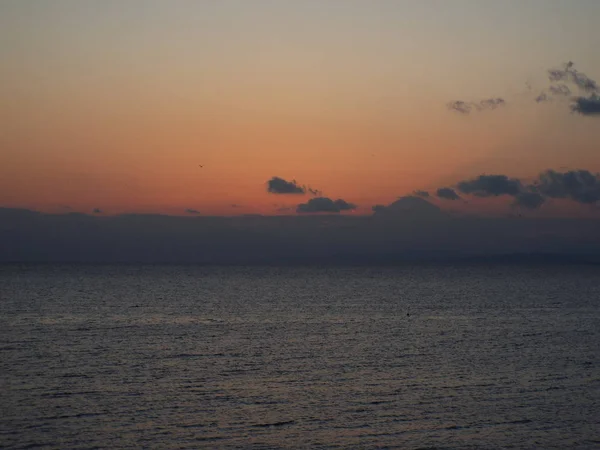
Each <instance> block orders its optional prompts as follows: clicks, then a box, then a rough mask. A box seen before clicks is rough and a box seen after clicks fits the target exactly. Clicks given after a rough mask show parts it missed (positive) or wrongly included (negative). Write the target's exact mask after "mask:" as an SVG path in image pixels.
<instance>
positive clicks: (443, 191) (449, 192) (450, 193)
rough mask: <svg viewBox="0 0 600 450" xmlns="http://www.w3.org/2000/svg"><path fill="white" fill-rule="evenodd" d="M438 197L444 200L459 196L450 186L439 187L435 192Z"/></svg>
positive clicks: (456, 198) (455, 198) (457, 198)
mask: <svg viewBox="0 0 600 450" xmlns="http://www.w3.org/2000/svg"><path fill="white" fill-rule="evenodd" d="M436 194H437V196H438V197H439V198H443V199H444V200H459V199H460V197H459V196H458V194H457V193H456V192H455V191H454V189H452V188H447V187H445V188H439V189H438V190H437V192H436Z"/></svg>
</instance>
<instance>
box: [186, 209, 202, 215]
mask: <svg viewBox="0 0 600 450" xmlns="http://www.w3.org/2000/svg"><path fill="white" fill-rule="evenodd" d="M185 212H186V213H188V214H191V215H197V214H200V211H198V210H195V209H192V208H188V209H186V210H185Z"/></svg>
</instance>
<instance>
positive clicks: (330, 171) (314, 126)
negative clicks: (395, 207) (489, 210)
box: [0, 1, 600, 214]
mask: <svg viewBox="0 0 600 450" xmlns="http://www.w3.org/2000/svg"><path fill="white" fill-rule="evenodd" d="M263 3H264V2H262V3H261V2H257V3H256V5H257V6H256V8H254V9H249V8H248V7H247V6H244V4H243V3H237V4H236V5H237V6H236V7H233V6H232V5H233V3H231V4H229V3H228V4H227V5H229V6H223V7H222V9H221V7H214V8H216V9H215V10H214V11H213V10H211V11H208V10H207V11H203V10H202V8H203V6H185V5H187V4H186V3H183V2H180V3H176V5H177V7H176V6H173V7H171V8H168V7H167V6H160V5H154V4H152V7H148V8H147V9H144V8H143V4H144V3H142V2H138V3H135V2H132V4H136V5H137V6H138V7H137V8H135V7H133V6H132V5H129V6H128V7H127V8H123V9H118V8H117V9H115V8H116V6H115V5H112V3H111V4H110V5H112V6H98V5H99V4H94V5H95V8H99V9H98V10H94V9H93V8H92V7H91V5H92V3H86V2H82V3H81V4H78V6H77V7H75V6H74V5H75V4H74V3H71V4H70V9H66V7H63V6H64V5H66V4H67V3H65V2H63V1H57V2H56V4H55V5H54V6H51V5H49V4H43V5H41V4H39V3H35V2H29V1H24V2H23V4H21V5H22V6H18V5H17V3H15V4H12V5H3V6H2V7H1V8H0V17H4V20H5V21H6V23H2V22H0V25H6V26H3V27H0V28H3V30H4V31H2V35H1V36H0V37H1V38H2V39H1V41H2V44H1V46H0V52H2V53H0V56H3V58H2V65H3V69H5V70H3V71H2V74H3V75H1V76H2V77H3V80H2V81H3V83H2V86H1V87H0V93H1V94H2V99H3V102H2V106H1V107H0V121H1V123H2V126H1V128H0V149H1V150H0V151H1V153H0V206H10V207H27V208H32V209H39V210H44V211H60V210H66V207H67V206H68V207H69V208H71V210H77V211H84V212H89V211H91V209H93V208H100V209H102V210H103V211H105V212H106V213H119V212H141V211H145V212H161V213H171V214H183V213H184V211H185V210H186V209H188V208H193V209H196V210H198V211H200V212H201V213H202V214H240V213H262V214H275V213H276V212H277V211H276V210H277V208H279V207H280V206H282V205H285V206H290V207H295V205H296V204H298V203H300V202H304V201H306V200H307V198H308V197H302V196H300V197H298V196H282V195H273V194H268V193H267V192H266V188H265V183H266V181H267V180H268V179H269V178H271V177H272V176H280V177H282V178H285V179H286V180H291V179H296V180H297V181H298V182H299V183H300V184H306V185H309V186H311V187H313V188H316V189H320V190H322V191H323V194H324V195H326V196H328V197H331V198H343V199H345V200H347V201H350V202H353V203H356V204H358V205H359V207H360V209H359V210H358V211H357V213H366V212H369V211H370V208H371V206H372V205H374V204H377V203H384V204H387V203H389V202H391V201H393V200H394V199H395V198H397V197H398V196H401V195H406V194H408V193H410V192H411V191H412V190H414V189H428V190H431V189H435V188H437V187H441V186H445V185H452V184H454V183H456V182H457V181H459V180H461V179H464V178H465V177H472V176H476V175H479V174H481V173H505V174H507V175H509V176H518V177H533V176H535V175H536V174H537V173H539V172H541V171H542V170H545V169H549V168H554V169H559V168H560V167H562V166H565V167H568V168H583V169H587V170H591V171H594V172H595V171H600V158H599V157H598V153H597V151H598V150H597V148H598V147H597V127H598V123H596V122H598V120H597V119H596V118H583V117H578V116H576V115H574V114H571V113H570V112H569V111H568V108H564V107H563V106H561V105H559V104H551V105H544V106H542V107H540V106H539V105H536V104H535V102H533V101H532V95H533V94H530V93H528V92H527V89H526V84H525V83H526V81H529V80H534V81H535V83H538V85H539V86H540V88H541V87H543V86H544V83H545V82H546V80H545V79H544V77H545V71H546V70H547V69H548V68H549V67H551V66H553V65H556V64H560V63H562V62H564V61H566V60H568V59H569V58H575V57H577V56H579V57H580V59H581V58H583V57H586V56H588V60H587V61H582V62H581V64H582V67H583V68H585V72H586V73H588V74H589V75H590V76H592V77H594V76H600V61H598V58H597V55H592V53H591V52H587V53H586V50H585V45H584V46H583V47H584V48H583V49H582V48H581V45H579V43H580V42H581V39H579V40H578V39H575V38H574V37H570V38H569V40H568V41H567V42H562V43H561V44H560V46H559V47H558V50H557V51H555V52H553V51H552V43H553V42H549V43H548V48H546V49H544V51H543V52H540V48H539V46H538V45H537V44H536V43H533V41H532V43H531V44H530V45H529V47H527V46H526V48H525V49H520V48H519V46H518V39H517V40H515V41H514V42H513V40H512V39H513V38H511V39H509V40H508V41H507V42H506V43H505V45H506V49H508V50H510V49H512V50H513V52H514V54H513V55H510V54H508V55H505V54H502V56H499V57H498V58H499V59H498V58H496V59H494V58H492V57H490V58H489V59H485V58H484V59H482V58H481V55H483V54H484V49H485V48H486V45H487V46H488V47H489V48H496V47H498V46H500V45H501V41H500V36H499V35H498V36H497V35H496V32H495V31H490V32H489V33H488V34H485V33H484V34H475V35H468V34H466V35H463V34H461V33H462V32H461V33H458V35H456V34H455V33H453V31H452V30H453V29H454V26H455V25H459V22H460V21H461V20H466V19H464V18H463V16H464V14H468V15H470V17H471V18H472V19H473V20H477V19H482V18H483V19H485V20H492V18H491V16H489V14H491V13H492V12H493V11H491V10H489V11H488V10H486V8H482V7H480V6H476V5H475V4H473V3H467V2H459V3H457V5H456V8H458V9H459V11H450V12H451V13H452V14H450V15H449V18H448V22H447V23H445V22H443V21H442V22H440V21H441V19H440V18H433V19H431V20H430V19H428V18H429V17H430V16H429V15H428V14H429V12H430V11H429V9H430V8H428V7H424V6H419V3H418V2H415V3H411V2H407V3H406V5H405V6H404V8H405V9H404V10H403V9H402V8H400V7H399V6H398V7H396V6H393V4H392V3H393V2H392V3H387V2H382V5H383V4H384V3H385V5H386V6H385V8H387V9H386V11H377V8H373V7H369V6H368V5H369V2H362V3H361V2H354V1H350V2H348V3H347V5H348V6H347V7H345V8H341V9H339V10H336V11H337V13H336V14H337V15H334V16H331V17H329V16H325V15H323V14H324V10H323V9H322V8H321V9H320V7H319V6H318V4H317V3H314V4H312V3H311V5H312V6H311V7H310V8H308V9H303V7H300V6H298V8H299V9H298V10H297V11H295V10H294V9H293V8H292V7H289V8H291V9H289V10H288V8H287V7H282V6H272V5H271V6H268V5H267V3H265V4H264V5H263ZM19 4H20V3H19ZM86 4H87V6H85V5H86ZM324 4H327V5H330V6H331V5H333V3H327V2H326V3H324ZM486 4H487V5H488V7H489V8H492V9H493V8H494V6H493V4H492V3H491V2H489V3H486ZM469 5H470V6H469ZM586 5H588V4H587V3H586ZM513 6H514V7H515V8H518V3H515V4H514V5H513ZM513 6H511V8H512V7H513ZM204 7H205V8H208V6H204ZM586 7H589V8H590V11H592V10H594V11H595V10H596V9H598V7H597V5H596V6H594V3H590V4H589V5H588V6H586ZM186 8H190V9H189V10H188V11H186V10H185V9H186ZM198 8H199V9H198ZM211 8H212V6H211ZM261 8H262V9H261ZM336 8H340V7H339V5H338V6H336ZM385 8H384V9H385ZM423 8H424V9H423ZM461 8H463V9H464V10H463V11H462V12H463V14H462V15H461V11H460V9H461ZM594 8H595V9H594ZM2 9H5V11H4V14H2ZM325 9H327V8H325ZM67 12H68V14H67ZM208 12H210V13H211V14H215V19H214V20H216V21H217V23H218V24H220V26H218V25H215V24H213V25H211V26H212V27H213V28H210V29H209V30H208V31H206V30H205V29H202V30H199V29H198V28H201V25H202V24H203V23H204V21H205V20H206V19H205V17H204V15H203V14H204V13H205V14H208ZM450 12H449V13H450ZM534 12H535V11H534V10H531V11H530V10H529V9H528V7H525V11H524V14H525V16H526V17H525V18H524V19H523V20H522V22H521V21H520V22H519V23H515V24H514V26H515V27H516V28H515V33H517V35H519V33H521V35H522V36H526V35H527V33H529V32H530V31H527V30H528V26H533V25H536V23H534V21H536V20H540V19H539V18H537V17H536V16H535V14H534ZM259 13H260V14H259ZM322 13H323V14H322ZM567 13H568V12H565V11H562V14H567ZM161 14H163V16H161ZM339 14H343V15H342V16H341V18H340V16H339ZM507 14H508V13H507ZM548 14H550V13H548ZM572 14H576V16H573V17H571V16H568V15H567V16H564V17H566V19H565V20H566V21H567V22H569V21H570V22H574V23H577V21H582V20H584V18H583V17H584V16H581V15H579V14H580V13H572ZM411 15H412V16H414V18H415V19H417V18H418V19H420V20H422V21H423V22H422V23H421V25H422V27H416V26H415V25H414V24H412V23H411V21H410V20H408V19H407V18H406V17H407V16H408V17H411ZM161 17H164V21H161V19H160V18H161ZM509 17H510V14H509V15H507V16H506V19H507V20H508V19H509ZM194 18H196V19H194ZM527 18H529V20H531V21H532V22H531V23H530V22H528V21H527V20H528V19H527ZM267 19H269V20H268V21H267ZM546 19H547V21H548V23H551V22H552V21H553V20H555V19H556V17H554V16H551V15H549V16H548V17H547V18H546ZM500 20H502V17H500ZM263 21H264V22H263ZM581 23H582V24H583V25H582V26H580V27H579V29H578V31H577V33H579V37H580V38H586V39H587V40H586V41H585V42H589V41H590V39H591V40H592V41H593V40H596V41H598V39H599V36H600V34H599V33H598V32H597V31H595V29H592V28H590V27H588V26H587V22H585V23H584V22H581ZM11 24H12V25H11ZM234 25H235V26H234ZM263 25H264V26H263ZM537 25H539V24H537ZM207 26H208V25H207ZM540 26H541V25H540ZM307 27H308V28H307ZM310 27H312V28H310ZM309 29H311V30H312V33H311V32H310V31H308V30H309ZM479 31H481V30H479ZM550 31H551V30H549V31H548V32H550ZM475 37H477V38H478V39H479V42H473V38H475ZM514 39H516V38H514ZM553 39H557V40H558V38H556V37H555V38H553ZM536 42H537V41H536ZM498 48H500V47H498ZM595 48H596V49H597V47H595ZM555 49H556V47H555ZM527 51H529V52H530V53H527ZM452 52H455V53H452ZM553 53H556V54H553ZM534 55H535V57H534ZM454 59H455V60H456V61H457V64H456V65H452V64H451V62H452V61H453V60H454ZM507 62H510V64H509V65H508V66H507V65H506V64H507ZM582 70H583V69H582ZM483 96H488V97H493V96H506V97H507V98H508V97H510V99H509V100H508V104H507V106H506V107H505V108H502V109H501V110H500V109H499V110H495V111H488V112H485V113H482V114H477V115H469V116H468V117H463V116H460V115H457V114H453V113H452V112H450V111H448V110H447V108H446V107H445V105H446V103H447V102H449V101H451V100H456V99H466V100H469V101H475V100H477V99H479V98H482V97H483ZM199 164H202V165H204V167H203V168H200V167H198V165H199ZM232 204H236V205H241V206H242V207H239V208H232V207H231V205H232ZM276 205H277V206H276ZM449 206H454V207H456V205H449Z"/></svg>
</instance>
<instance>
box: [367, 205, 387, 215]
mask: <svg viewBox="0 0 600 450" xmlns="http://www.w3.org/2000/svg"><path fill="white" fill-rule="evenodd" d="M385 208H386V206H385V205H373V206H371V210H372V211H373V212H374V213H377V212H383V211H385Z"/></svg>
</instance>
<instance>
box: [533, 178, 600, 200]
mask: <svg viewBox="0 0 600 450" xmlns="http://www.w3.org/2000/svg"><path fill="white" fill-rule="evenodd" d="M536 189H537V191H538V192H539V193H540V194H542V195H544V196H546V197H550V198H569V199H571V200H574V201H576V202H579V203H584V204H593V203H596V202H598V201H600V175H599V174H593V173H591V172H589V171H587V170H570V171H568V172H556V171H554V170H547V171H546V172H544V173H542V174H541V175H540V177H539V181H538V182H537V184H536Z"/></svg>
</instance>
